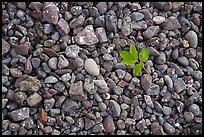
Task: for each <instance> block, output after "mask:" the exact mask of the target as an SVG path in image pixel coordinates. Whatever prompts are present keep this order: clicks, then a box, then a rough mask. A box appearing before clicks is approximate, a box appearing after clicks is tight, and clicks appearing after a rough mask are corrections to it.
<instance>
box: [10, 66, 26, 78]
mask: <svg viewBox="0 0 204 137" xmlns="http://www.w3.org/2000/svg"><path fill="white" fill-rule="evenodd" d="M9 70H10V74H11V76H13V77H15V78H20V77H21V76H22V75H23V73H22V72H21V70H20V69H18V68H10V69H9Z"/></svg>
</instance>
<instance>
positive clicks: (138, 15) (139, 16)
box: [131, 12, 144, 21]
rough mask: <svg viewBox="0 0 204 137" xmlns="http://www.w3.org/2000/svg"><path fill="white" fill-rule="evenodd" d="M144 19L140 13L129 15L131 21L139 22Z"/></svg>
mask: <svg viewBox="0 0 204 137" xmlns="http://www.w3.org/2000/svg"><path fill="white" fill-rule="evenodd" d="M143 18H144V14H142V13H140V12H133V13H132V14H131V19H132V20H133V21H139V20H142V19H143Z"/></svg>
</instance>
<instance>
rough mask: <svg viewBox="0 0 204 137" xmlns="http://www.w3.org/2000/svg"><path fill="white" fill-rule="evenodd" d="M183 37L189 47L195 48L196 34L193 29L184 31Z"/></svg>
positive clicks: (196, 42)
mask: <svg viewBox="0 0 204 137" xmlns="http://www.w3.org/2000/svg"><path fill="white" fill-rule="evenodd" d="M185 38H186V40H187V41H188V43H189V46H190V47H191V48H196V47H197V46H198V36H197V34H196V33H195V32H194V31H192V30H190V31H189V32H188V33H186V35H185Z"/></svg>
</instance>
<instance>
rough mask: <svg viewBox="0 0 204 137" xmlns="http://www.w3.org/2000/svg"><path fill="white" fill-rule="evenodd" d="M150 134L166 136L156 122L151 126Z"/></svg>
mask: <svg viewBox="0 0 204 137" xmlns="http://www.w3.org/2000/svg"><path fill="white" fill-rule="evenodd" d="M151 132H152V134H153V135H166V133H165V132H164V130H163V127H162V126H161V125H159V123H156V122H153V123H152V124H151Z"/></svg>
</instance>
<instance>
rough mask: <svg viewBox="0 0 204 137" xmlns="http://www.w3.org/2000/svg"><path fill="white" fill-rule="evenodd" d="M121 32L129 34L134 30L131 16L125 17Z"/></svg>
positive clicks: (125, 34)
mask: <svg viewBox="0 0 204 137" xmlns="http://www.w3.org/2000/svg"><path fill="white" fill-rule="evenodd" d="M121 32H122V34H123V35H124V36H128V35H130V34H131V33H132V32H133V28H132V22H131V18H130V17H129V16H126V17H124V18H123V20H122V27H121Z"/></svg>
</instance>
